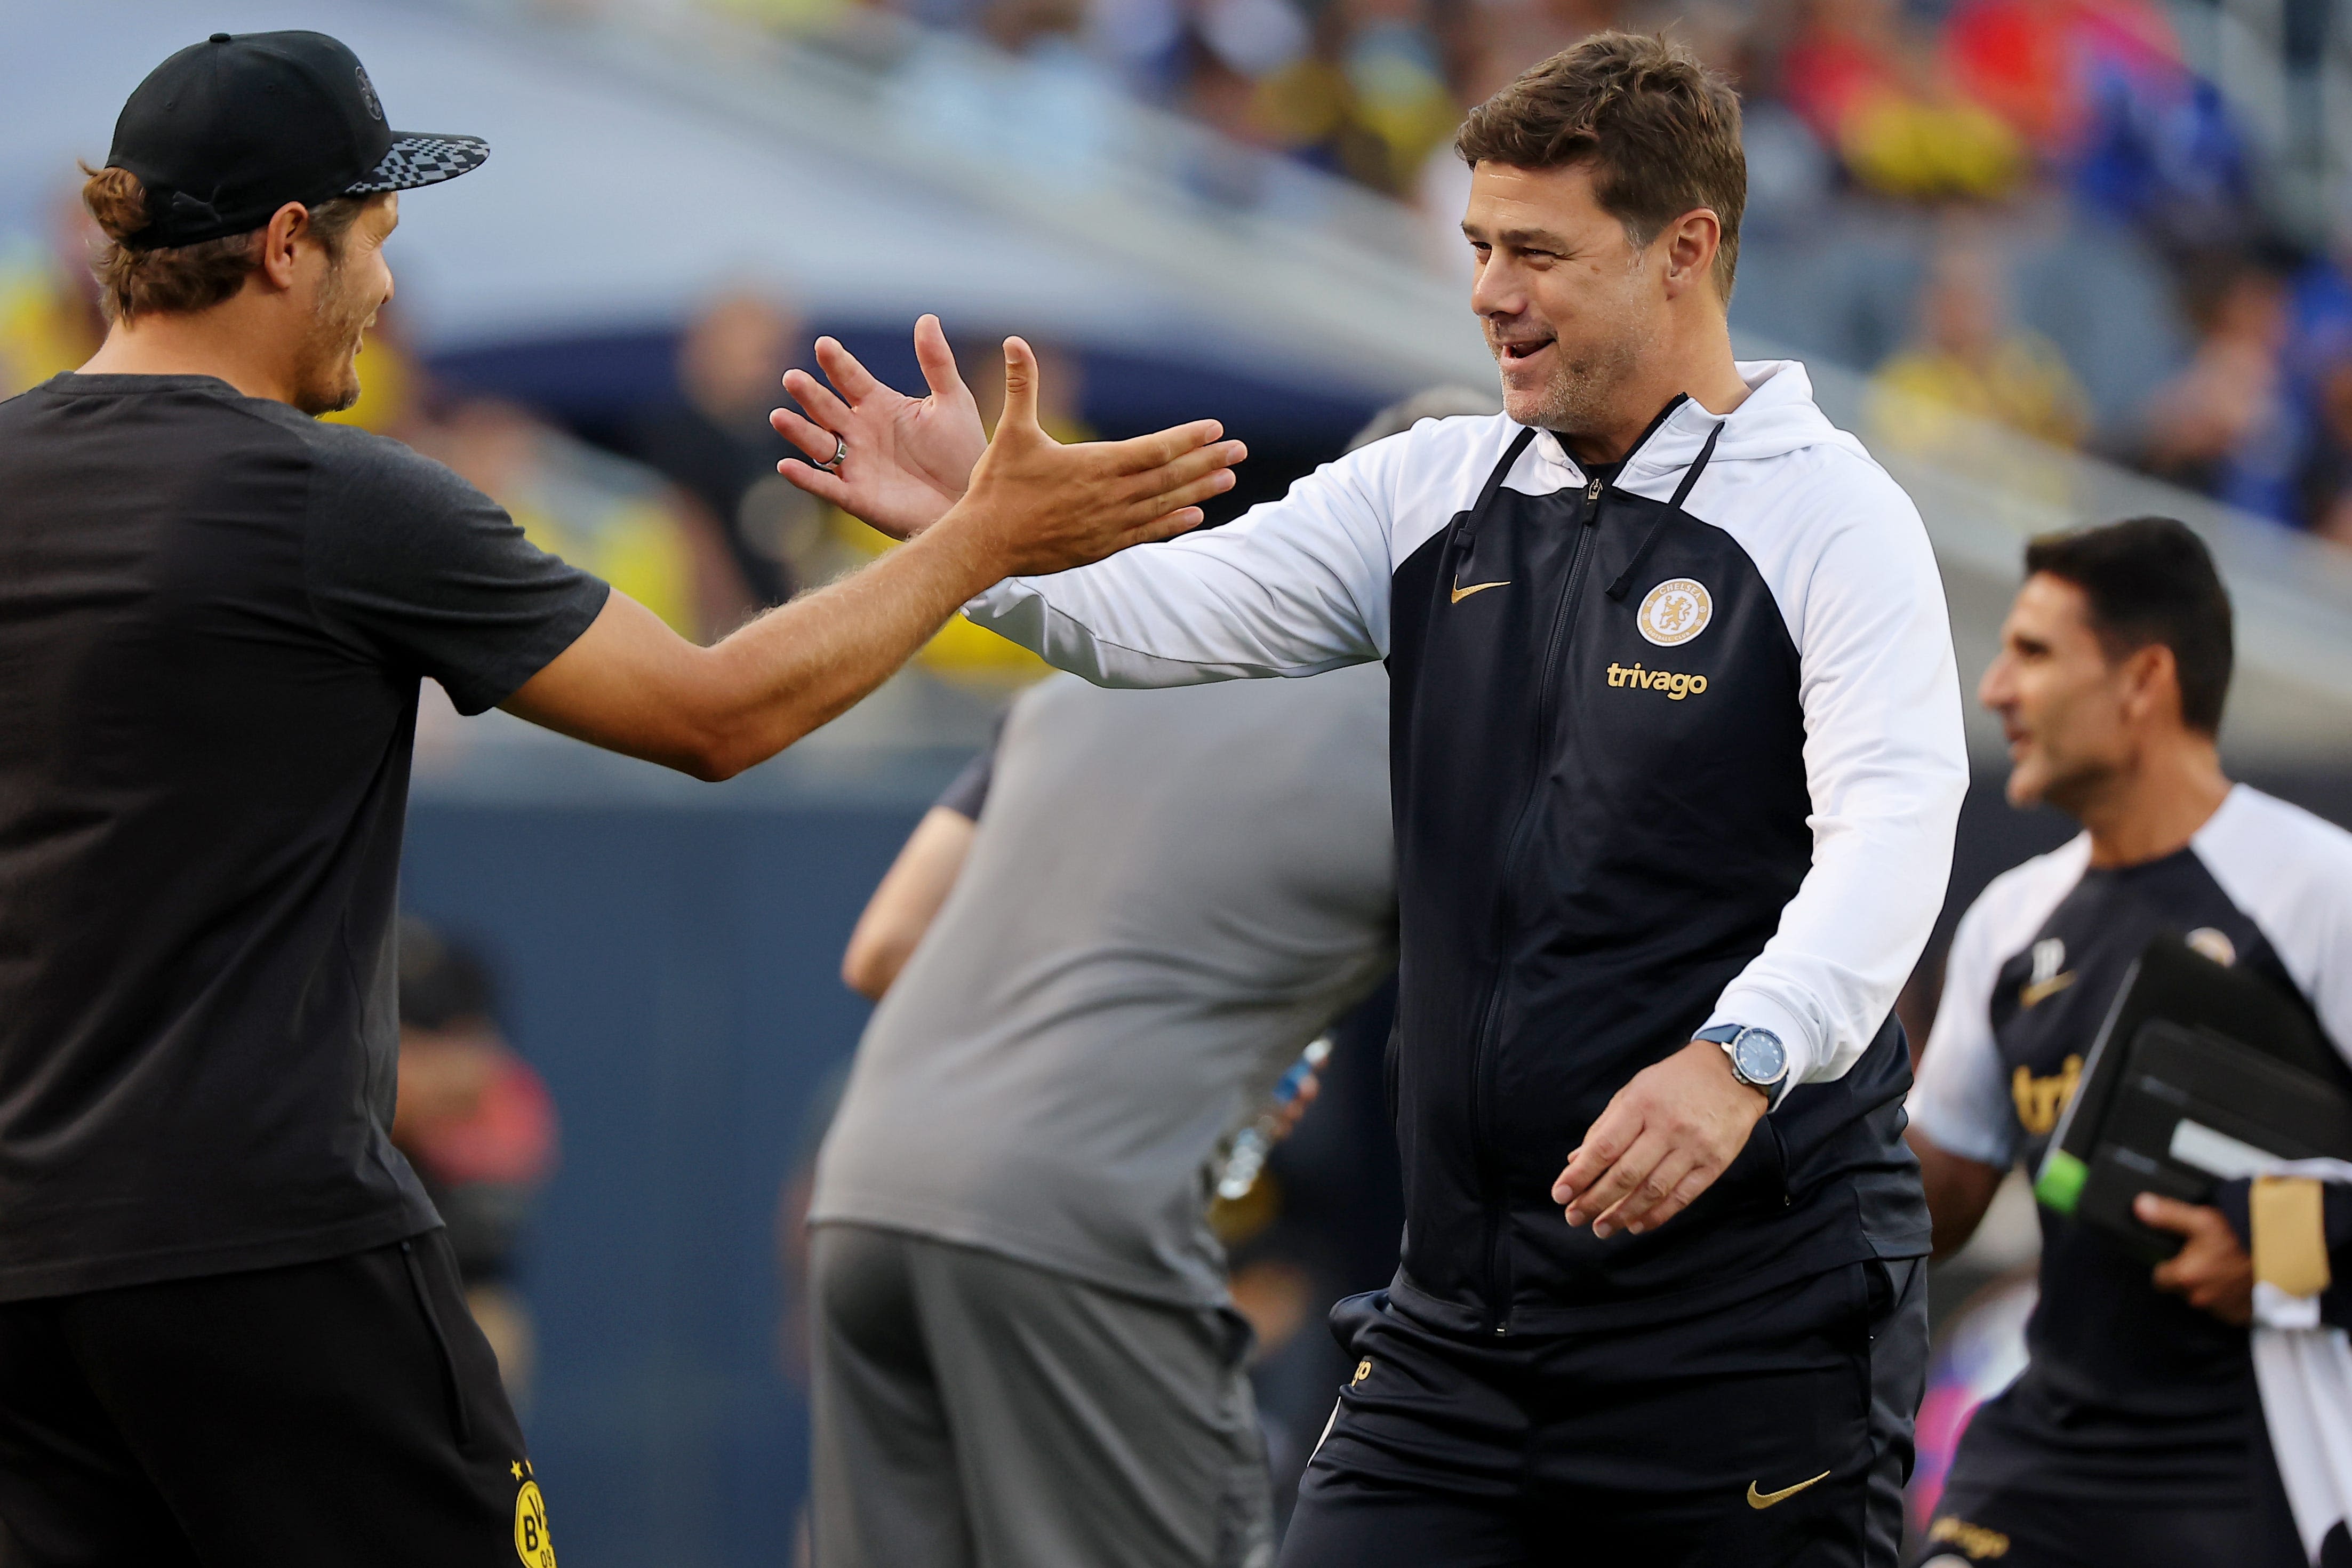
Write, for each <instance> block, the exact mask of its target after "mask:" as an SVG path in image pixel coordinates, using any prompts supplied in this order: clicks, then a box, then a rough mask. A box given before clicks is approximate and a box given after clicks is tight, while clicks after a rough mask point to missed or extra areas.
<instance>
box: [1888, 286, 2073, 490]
mask: <svg viewBox="0 0 2352 1568" xmlns="http://www.w3.org/2000/svg"><path fill="white" fill-rule="evenodd" d="M1953 416H1964V417H1966V418H1970V419H1983V420H1990V421H1993V422H1995V423H1997V424H2001V425H2006V426H2010V427H2011V429H2015V430H2021V431H2022V432H2024V433H2025V434H2026V435H2029V436H2033V437H2039V438H2040V439H2042V440H2044V441H2049V442H2052V443H2053V444H2055V445H2057V446H2061V447H2072V446H2075V445H2077V444H2078V443H2080V442H2081V440H2082V439H2083V437H2084V434H2085V433H2086V432H2087V430H2088V427H2089V422H2090V402H2089V399H2088V397H2087V396H2086V395H2084V391H2083V388H2082V384H2080V383H2079V382H2077V381H2076V380H2075V379H2074V373H2073V372H2072V371H2070V370H2068V369H2067V368H2066V362H2065V360H2064V359H2063V358H2062V357H2061V356H2060V354H2059V353H2058V351H2057V349H2056V348H2055V347H2053V345H2052V344H2051V342H2049V340H2048V339H2046V338H2043V337H2042V336H2041V335H2040V334H2038V333H2035V332H2030V331H2022V330H2021V329H2020V328H2019V327H2018V326H2017V325H2016V324H2015V322H2014V321H2012V320H2011V314H2010V309H2009V301H2008V299H2007V298H2006V293H2005V289H2004V279H2003V278H2002V276H2001V268H2000V261H1999V259H1998V258H1997V257H1996V256H1995V254H1994V253H1993V252H1991V251H1990V250H1989V249H1986V248H1983V247H1972V246H1969V245H1966V244H1960V245H1954V246H1948V247H1942V248H1940V249H1939V250H1938V251H1937V256H1936V259H1935V263H1934V267H1933V269H1932V271H1931V272H1930V274H1929V276H1928V279H1927V288H1926V289H1924V290H1923V291H1922V292H1921V295H1920V299H1919V335H1918V337H1917V339H1916V340H1915V341H1914V342H1913V343H1912V344H1911V346H1910V347H1908V348H1906V349H1904V350H1903V351H1902V352H1901V353H1897V354H1895V356H1894V357H1893V358H1892V359H1890V360H1888V361H1887V362H1886V363H1885V364H1883V365H1881V366H1880V367H1879V370H1878V374H1876V375H1875V376H1874V377H1873V378H1872V380H1871V398H1870V418H1871V422H1872V424H1873V425H1874V426H1875V428H1876V430H1877V432H1878V438H1879V439H1881V440H1884V441H1885V442H1887V443H1888V444H1889V445H1891V446H1894V447H1899V448H1905V449H1908V450H1911V451H1917V452H1932V451H1936V450H1938V449H1940V448H1945V447H1949V446H1951V445H1952V444H1953V442H1954V439H1955V437H1956V435H1957V432H1956V431H1955V429H1954V417H1953Z"/></svg>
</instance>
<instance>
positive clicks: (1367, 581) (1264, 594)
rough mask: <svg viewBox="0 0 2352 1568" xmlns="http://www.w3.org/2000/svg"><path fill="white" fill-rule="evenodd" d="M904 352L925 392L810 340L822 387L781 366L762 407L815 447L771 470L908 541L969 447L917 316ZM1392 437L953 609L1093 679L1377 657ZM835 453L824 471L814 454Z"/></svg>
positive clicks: (1392, 483) (1300, 671)
mask: <svg viewBox="0 0 2352 1568" xmlns="http://www.w3.org/2000/svg"><path fill="white" fill-rule="evenodd" d="M915 347H916V356H917V358H918V360H919V362H920V363H921V364H922V367H923V374H924V378H925V380H926V381H927V382H928V383H929V389H930V390H929V395H927V396H925V397H922V398H919V399H918V398H909V397H906V396H903V395H900V394H898V392H896V391H893V390H892V389H891V388H889V387H887V386H885V385H884V384H881V383H880V382H879V381H877V380H876V379H875V377H874V376H873V375H872V374H870V373H869V372H867V371H866V367H865V366H864V365H862V364H860V363H858V362H857V360H856V357H855V356H853V355H851V354H850V353H848V351H846V350H845V349H844V348H842V347H841V345H840V344H838V343H836V342H832V341H831V340H829V339H827V340H824V341H822V342H820V343H819V344H818V350H817V354H818V361H819V363H820V364H821V365H822V366H823V367H824V372H825V375H826V377H827V379H828V380H829V381H830V382H831V385H830V386H828V385H826V384H824V383H823V382H819V381H818V380H816V379H815V378H814V377H813V376H810V375H808V374H805V373H804V372H800V371H795V372H793V373H792V374H790V375H788V376H787V377H786V378H785V387H786V389H787V390H788V391H790V392H791V393H792V394H793V396H794V397H795V398H796V399H798V400H799V402H800V404H801V410H802V411H801V412H799V413H795V412H793V410H790V409H779V410H777V411H776V413H775V415H774V416H773V418H774V423H775V426H776V428H777V429H778V430H779V431H780V432H782V434H783V435H784V436H786V437H789V438H790V439H791V440H793V442H794V443H795V444H796V445H798V446H799V447H801V449H802V450H803V451H804V452H806V453H807V454H808V455H809V456H810V457H811V458H815V459H817V460H818V462H817V463H816V464H812V463H806V462H800V461H796V460H791V459H788V460H786V461H785V462H783V463H782V464H780V465H778V468H779V471H781V472H782V474H783V475H784V476H785V478H787V479H790V480H792V482H793V483H794V484H796V485H798V486H800V487H801V488H802V489H804V490H807V491H808V492H809V493H811V494H812V495H814V496H816V497H818V498H819V499H821V500H828V501H831V502H833V503H834V504H835V505H836V506H839V507H841V508H842V509H843V510H846V511H848V512H850V513H852V514H853V515H856V516H858V517H862V518H864V519H866V521H868V522H871V523H873V524H874V525H875V526H876V527H877V528H878V529H880V530H882V531H884V532H886V533H890V534H893V535H896V536H898V537H901V538H904V537H908V536H909V535H915V536H920V535H921V534H922V532H923V530H924V529H925V528H926V526H927V525H928V524H929V519H930V517H932V516H934V515H938V514H939V513H940V512H941V511H943V510H944V509H946V508H947V507H948V506H949V505H950V504H951V503H952V502H953V501H954V500H955V496H956V490H955V476H956V473H957V468H958V464H959V462H961V461H966V460H968V458H965V457H964V456H963V454H967V453H969V452H971V451H973V450H976V449H977V443H978V439H979V428H980V426H979V416H978V415H977V413H975V412H973V411H972V410H971V395H970V394H969V393H968V392H966V391H965V390H964V388H963V384H962V382H961V379H960V378H959V377H958V376H957V374H956V371H955V360H954V357H953V355H952V354H950V353H949V351H948V347H947V342H946V339H945V337H944V336H943V335H942V334H941V333H940V330H939V325H938V322H937V321H935V320H933V319H932V318H930V317H928V316H927V317H925V318H924V319H923V321H921V322H920V323H919V324H918V327H917V331H916V335H915ZM1403 439H1404V438H1402V437H1399V438H1397V439H1394V440H1391V441H1387V442H1382V443H1379V444H1376V445H1375V446H1373V447H1367V448H1365V449H1364V450H1363V451H1360V452H1358V453H1355V454H1352V455H1350V456H1349V457H1348V458H1342V459H1341V460H1340V461H1339V462H1337V463H1333V464H1330V465H1328V466H1327V467H1325V468H1322V469H1319V470H1318V471H1317V472H1316V473H1314V474H1312V475H1310V476H1308V477H1307V479H1302V480H1300V481H1299V482H1298V483H1297V485H1295V486H1293V487H1292V488H1291V490H1290V493H1289V494H1288V495H1287V496H1286V497H1285V498H1284V499H1283V500H1279V501H1272V502H1268V503H1266V504H1265V505H1264V506H1260V507H1257V508H1255V509H1254V510H1252V511H1251V512H1250V513H1249V514H1248V515H1247V516H1246V517H1244V518H1243V519H1242V520H1240V521H1237V522H1234V523H1230V524H1228V525H1226V526H1225V527H1223V528H1218V529H1210V530H1204V531H1202V532H1200V533H1197V534H1193V535H1191V536H1189V537H1188V538H1187V539H1186V540H1185V541H1183V542H1181V547H1179V546H1178V543H1177V542H1174V541H1171V542H1170V544H1169V545H1166V546H1160V547H1155V548H1154V549H1152V550H1150V551H1147V552H1140V553H1139V554H1136V555H1134V556H1133V557H1132V558H1131V559H1129V560H1128V561H1125V562H1123V563H1112V562H1108V561H1106V562H1103V563H1098V564H1097V565H1095V566H1091V567H1087V568H1085V569H1082V570H1077V571H1066V572H1060V573H1058V574H1052V575H1048V574H1028V575H1024V576H1020V577H1016V578H1013V579H1012V580H1009V581H1006V582H1004V583H1003V584H999V585H997V586H995V587H993V588H992V589H991V590H990V591H988V592H987V593H984V594H979V595H975V597H974V598H973V599H972V601H971V603H970V604H969V605H966V606H965V607H964V613H965V615H966V616H968V617H969V618H970V619H971V620H973V621H975V622H977V623H978V624H980V625H982V626H988V627H991V628H992V629H993V630H995V631H998V632H1000V633H1002V634H1003V635H1004V636H1005V637H1010V638H1011V639H1013V641H1014V642H1017V643H1020V644H1021V645H1022V646H1024V647H1028V648H1030V649H1032V650H1034V651H1035V652H1036V653H1038V654H1040V655H1042V656H1043V657H1044V658H1045V660H1046V661H1047V662H1048V663H1050V664H1054V665H1056V666H1058V667H1060V668H1064V669H1066V670H1070V671H1073V672H1074V673H1076V674H1078V675H1082V676H1084V677H1086V678H1087V679H1089V680H1092V681H1094V682H1096V683H1097V685H1103V686H1180V685H1188V684H1192V683H1195V682H1199V681H1207V680H1224V679H1235V678H1239V677H1248V676H1268V675H1315V674H1319V673H1320V672H1322V671H1324V670H1327V669H1334V668H1339V666H1341V665H1347V664H1360V663H1364V662H1367V661H1369V660H1371V659H1376V658H1381V657H1382V656H1383V654H1384V653H1385V651H1386V645H1387V641H1388V618H1389V574H1390V570H1391V561H1390V521H1391V517H1392V516H1393V515H1394V513H1395V511H1396V510H1397V507H1398V504H1399V497H1398V491H1399V486H1400V476H1399V468H1400V466H1401V464H1400V459H1401V454H1402V441H1403ZM843 449H845V456H844V457H843V458H842V460H841V462H840V464H839V469H838V472H834V471H829V470H828V469H827V468H823V467H820V466H818V464H822V463H824V462H826V461H828V460H829V459H831V458H833V457H834V455H835V452H836V451H837V450H843ZM1486 461H1487V462H1489V463H1491V462H1492V461H1493V458H1492V456H1491V455H1489V456H1488V457H1487V458H1486ZM1114 567H1115V569H1112V568H1114Z"/></svg>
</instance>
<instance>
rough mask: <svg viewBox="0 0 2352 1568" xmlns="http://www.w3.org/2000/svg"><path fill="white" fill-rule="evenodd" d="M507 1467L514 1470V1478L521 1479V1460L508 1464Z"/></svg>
mask: <svg viewBox="0 0 2352 1568" xmlns="http://www.w3.org/2000/svg"><path fill="white" fill-rule="evenodd" d="M507 1468H508V1469H510V1470H512V1471H513V1472H514V1479H517V1480H520V1479H522V1462H521V1461H520V1460H517V1461H516V1462H515V1463H513V1464H511V1465H509V1466H508V1467H507Z"/></svg>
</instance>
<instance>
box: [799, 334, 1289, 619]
mask: <svg viewBox="0 0 2352 1568" xmlns="http://www.w3.org/2000/svg"><path fill="white" fill-rule="evenodd" d="M915 349H916V354H917V357H918V358H919V359H920V360H921V361H922V363H923V374H924V376H925V378H926V379H927V380H928V381H929V384H930V387H931V392H930V395H929V396H928V397H925V398H921V399H915V398H910V397H906V396H903V395H900V394H898V393H896V392H893V391H891V390H890V389H889V388H888V387H887V386H884V385H883V384H881V383H880V382H878V381H877V380H875V379H874V377H873V375H872V374H869V373H868V372H867V371H866V367H865V366H864V365H861V364H859V363H857V360H856V357H855V356H854V355H852V354H851V353H849V352H848V351H847V350H846V349H844V348H843V347H842V346H841V345H840V344H839V343H837V342H833V341H832V340H831V339H825V340H823V341H822V342H820V343H819V345H818V354H819V357H820V361H821V363H823V364H824V367H825V372H826V374H828V375H829V376H831V377H832V379H833V382H834V385H835V387H836V388H838V389H839V390H840V392H841V393H842V394H844V395H843V396H836V395H835V394H834V392H833V391H829V390H827V389H826V388H824V386H823V385H821V384H819V383H818V382H817V381H816V379H815V378H814V376H811V375H808V374H806V373H804V372H800V371H794V372H793V373H792V374H791V375H788V376H787V377H786V378H785V383H784V384H785V386H786V388H787V390H789V391H790V392H791V393H792V394H793V396H795V397H797V398H799V399H800V401H801V405H802V407H803V409H804V410H806V414H805V415H801V414H794V413H793V412H792V411H791V410H789V409H782V408H780V409H777V410H776V411H775V413H774V414H773V415H772V416H770V417H771V419H772V422H773V423H774V425H775V426H776V428H777V429H778V430H779V431H781V432H782V434H784V435H785V436H786V437H789V438H790V439H791V440H793V442H794V443H795V444H796V445H798V446H799V447H800V448H801V449H802V450H803V451H804V452H808V453H810V454H812V455H820V454H821V455H822V457H823V458H831V457H832V456H833V453H834V451H835V442H836V438H837V439H838V441H839V442H841V443H843V444H845V445H846V447H847V448H848V453H847V456H846V457H845V458H844V459H843V461H842V463H841V471H840V472H839V473H838V474H830V473H826V472H825V471H824V470H823V469H820V468H815V467H814V466H813V465H811V464H808V463H803V462H800V461H798V460H796V459H793V458H786V459H785V460H784V461H783V462H782V463H779V464H778V465H777V469H778V471H779V472H781V473H782V474H783V476H784V477H785V478H786V479H790V480H791V481H792V482H793V484H795V485H798V486H799V487H800V488H801V489H804V490H807V491H808V492H809V493H810V494H812V495H814V496H817V497H819V498H821V499H823V500H830V501H832V502H833V503H834V504H835V505H836V506H839V507H840V508H842V509H843V510H845V511H848V512H850V513H851V514H852V515H854V516H856V517H862V518H864V519H865V520H866V521H868V522H870V523H873V524H874V525H875V526H876V527H877V528H880V529H881V530H882V531H884V532H886V533H895V534H897V535H898V536H899V537H902V538H904V537H908V536H911V535H913V534H916V533H919V532H922V531H926V530H927V529H929V527H931V526H932V525H933V524H934V523H939V524H940V525H942V526H945V525H947V524H949V523H950V522H951V523H953V525H954V527H955V531H956V533H957V535H958V537H960V538H964V539H968V540H969V542H970V543H971V547H972V548H974V549H976V550H978V551H979V552H981V553H980V556H979V557H978V559H977V560H976V561H975V562H974V564H975V565H978V566H981V567H982V568H983V569H984V574H992V575H989V576H988V579H987V580H988V582H990V583H992V582H995V581H997V580H998V579H1000V578H1003V577H1014V576H1034V575H1043V574H1049V573H1055V572H1065V571H1067V570H1069V569H1070V568H1071V567H1073V566H1083V565H1085V564H1087V563H1088V562H1092V561H1099V560H1100V559H1102V558H1103V557H1104V556H1106V555H1109V554H1111V553H1113V552H1117V551H1120V550H1124V549H1126V548H1127V547H1128V546H1129V545H1131V544H1143V543H1148V542H1151V541H1153V540H1160V539H1166V538H1169V537H1171V536H1172V535H1174V534H1178V533H1181V532H1183V531H1185V530H1186V529H1189V528H1193V527H1196V526H1198V525H1199V523H1200V522H1201V521H1202V511H1201V503H1202V502H1203V501H1205V500H1209V499H1210V498H1211V497H1213V496H1215V495H1219V494H1221V493H1223V491H1225V490H1228V489H1232V488H1233V483H1234V477H1233V474H1232V473H1231V472H1230V469H1231V468H1232V467H1233V465H1234V464H1235V463H1238V462H1240V461H1241V460H1242V459H1243V458H1244V457H1246V456H1247V455H1248V453H1247V450H1246V449H1245V448H1244V447H1243V446H1242V444H1241V443H1240V442H1238V441H1226V440H1222V439H1220V437H1222V436H1223V434H1224V429H1223V426H1220V425H1219V424H1217V423H1216V421H1214V420H1210V419H1203V420H1199V421H1196V422H1194V423H1193V424H1191V425H1180V426H1176V427H1174V428H1173V429H1169V430H1162V431H1160V432H1159V433H1158V434H1156V435H1150V436H1139V437H1135V438H1134V439H1132V440H1128V441H1089V442H1084V443H1081V444H1078V445H1076V446H1067V447H1066V446H1064V445H1062V444H1061V443H1060V442H1058V441H1056V440H1055V439H1054V438H1053V437H1050V436H1048V435H1046V434H1045V430H1044V429H1043V428H1042V427H1041V426H1039V425H1038V423H1037V356H1036V355H1035V354H1034V353H1032V352H1031V351H1030V348H1029V345H1028V344H1027V343H1025V342H1022V341H1021V340H1020V339H1019V338H1007V339H1006V340H1005V341H1004V415H1003V418H1002V419H1000V420H999V421H998V422H997V426H996V436H995V438H994V439H993V440H992V441H990V442H988V443H986V445H985V446H984V447H983V446H982V443H981V441H980V436H979V432H980V416H979V414H978V412H977V411H976V410H975V408H974V407H973V405H972V400H971V393H970V392H969V391H968V390H966V389H965V387H964V384H963V381H962V379H961V377H960V376H959V375H958V374H956V367H955V358H954V356H953V355H952V354H950V353H949V352H948V346H947V339H946V337H945V336H944V334H942V333H941V332H940V327H939V321H938V320H937V319H936V318H934V317H929V316H926V317H925V318H923V321H921V323H919V325H918V327H917V329H916V333H915ZM975 458H977V462H976V464H975V463H974V461H973V459H975ZM966 475H969V479H966V477H965V476H966ZM985 585H986V584H982V586H985Z"/></svg>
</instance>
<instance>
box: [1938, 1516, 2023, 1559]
mask: <svg viewBox="0 0 2352 1568" xmlns="http://www.w3.org/2000/svg"><path fill="white" fill-rule="evenodd" d="M1927 1539H1928V1540H1930V1541H1943V1542H1950V1543H1951V1544H1952V1545H1954V1546H1957V1547H1958V1548H1959V1549H1960V1550H1961V1551H1963V1552H1967V1553H1968V1554H1969V1556H1970V1557H1972V1558H1975V1559H1977V1560H1978V1561H1979V1562H1982V1561H1983V1560H1984V1559H1985V1558H1988V1557H2006V1556H2008V1555H2009V1537H2008V1536H2006V1535H2003V1534H2002V1533H2001V1532H2000V1531H1998V1530H1987V1529H1986V1528H1985V1527H1984V1526H1983V1525H1981V1524H1970V1523H1969V1522H1968V1521H1966V1520H1961V1519H1954V1518H1953V1517H1952V1516H1951V1515H1950V1514H1946V1515H1945V1516H1944V1517H1943V1518H1941V1519H1939V1520H1937V1521H1936V1522H1935V1523H1934V1524H1932V1525H1930V1526H1928V1528H1927Z"/></svg>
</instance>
